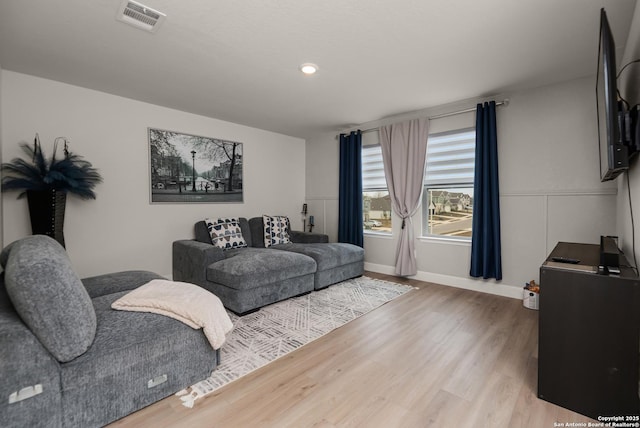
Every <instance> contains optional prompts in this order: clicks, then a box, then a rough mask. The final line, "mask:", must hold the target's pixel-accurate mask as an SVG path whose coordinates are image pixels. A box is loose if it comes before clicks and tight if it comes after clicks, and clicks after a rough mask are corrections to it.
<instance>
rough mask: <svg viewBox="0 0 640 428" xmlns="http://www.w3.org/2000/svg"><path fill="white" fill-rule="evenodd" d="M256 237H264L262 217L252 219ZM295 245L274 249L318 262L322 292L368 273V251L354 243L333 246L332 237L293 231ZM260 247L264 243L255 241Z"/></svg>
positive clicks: (316, 279) (316, 285)
mask: <svg viewBox="0 0 640 428" xmlns="http://www.w3.org/2000/svg"><path fill="white" fill-rule="evenodd" d="M249 228H250V229H251V234H252V236H254V237H255V236H260V233H261V230H262V228H263V223H262V218H261V217H254V218H252V219H250V220H249ZM290 236H291V242H289V243H286V244H276V245H272V246H270V247H269V249H272V250H281V251H289V252H294V253H298V254H304V255H305V256H309V257H311V258H312V259H314V260H315V262H316V265H317V267H316V272H315V274H314V288H315V289H316V290H320V289H322V288H325V287H328V286H329V285H332V284H337V283H338V282H342V281H345V280H347V279H350V278H355V277H357V276H361V275H363V274H364V249H363V248H361V247H358V246H357V245H353V244H346V243H340V242H332V243H329V237H328V236H327V235H324V234H319V233H304V232H296V231H292V232H290ZM254 245H255V246H256V247H264V241H263V240H259V241H258V240H256V239H254Z"/></svg>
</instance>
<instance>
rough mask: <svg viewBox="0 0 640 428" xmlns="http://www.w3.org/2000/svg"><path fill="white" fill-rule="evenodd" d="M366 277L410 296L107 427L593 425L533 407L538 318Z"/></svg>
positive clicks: (508, 304) (433, 287) (427, 287)
mask: <svg viewBox="0 0 640 428" xmlns="http://www.w3.org/2000/svg"><path fill="white" fill-rule="evenodd" d="M367 275H368V276H372V277H377V278H381V279H386V280H389V281H396V282H402V283H406V284H410V285H413V286H415V287H418V289H416V290H413V291H411V292H409V293H407V294H405V295H403V296H401V297H399V298H397V299H396V300H394V301H392V302H389V303H387V304H386V305H383V306H382V307H380V308H378V309H376V310H374V311H372V312H370V313H368V314H366V315H364V316H362V317H360V318H358V319H356V320H354V321H352V322H350V323H348V324H347V325H345V326H343V327H340V328H338V329H337V330H334V331H333V332H331V333H330V334H328V335H326V336H324V337H322V338H320V339H318V340H316V341H314V342H312V343H310V344H308V345H306V346H303V347H302V348H300V349H298V350H296V351H295V352H292V353H290V354H288V355H286V356H285V357H283V358H281V359H279V360H276V361H274V362H272V363H271V364H269V365H267V366H265V367H263V368H261V369H259V370H257V371H255V372H253V373H252V374H250V375H247V376H245V377H243V378H241V379H239V380H237V381H236V382H233V383H231V384H229V385H227V386H225V387H223V388H221V389H220V390H219V391H217V392H216V393H214V394H213V395H210V396H208V397H206V398H204V399H203V400H200V401H199V402H197V403H196V405H195V407H194V408H193V409H187V408H185V407H183V406H182V405H181V404H180V401H179V400H178V399H177V398H176V397H173V396H172V397H168V398H166V399H164V400H162V401H160V402H158V403H156V404H154V405H152V406H149V407H147V408H145V409H143V410H141V411H139V412H136V413H134V414H132V415H130V416H128V417H126V418H124V419H121V420H119V421H117V422H115V423H114V424H112V426H113V427H154V428H156V427H385V428H390V427H428V426H433V427H509V428H517V427H527V428H530V427H532V428H537V427H554V423H565V424H566V423H568V422H574V423H575V422H585V423H586V422H589V421H591V422H593V420H592V419H589V418H587V417H585V416H582V415H579V414H576V413H573V412H571V411H569V410H566V409H563V408H561V407H558V406H555V405H553V404H550V403H548V402H546V401H542V400H539V399H538V398H537V396H536V390H537V361H538V360H537V345H538V313H537V311H532V310H529V309H526V308H524V307H523V306H522V302H521V301H519V300H514V299H509V298H506V297H499V296H492V295H489V294H483V293H478V292H473V291H467V290H461V289H457V288H451V287H446V286H442V285H437V284H432V283H426V282H422V281H416V280H403V279H400V278H396V277H392V276H388V275H382V274H376V273H370V272H367ZM565 426H566V425H565Z"/></svg>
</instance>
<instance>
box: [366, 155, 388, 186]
mask: <svg viewBox="0 0 640 428" xmlns="http://www.w3.org/2000/svg"><path fill="white" fill-rule="evenodd" d="M386 188H387V181H386V180H385V178H384V165H383V163H382V148H381V147H380V146H378V145H376V146H364V147H362V189H363V190H382V189H386Z"/></svg>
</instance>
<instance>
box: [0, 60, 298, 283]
mask: <svg viewBox="0 0 640 428" xmlns="http://www.w3.org/2000/svg"><path fill="white" fill-rule="evenodd" d="M0 76H1V77H2V80H1V86H0V90H1V93H2V106H3V108H2V117H1V119H2V123H3V124H4V126H3V128H2V132H1V134H0V136H1V139H2V141H3V142H4V143H3V146H2V156H3V158H4V159H5V160H6V159H12V158H14V157H16V156H19V155H20V154H21V151H20V149H19V147H18V143H20V142H30V141H33V137H34V135H35V133H36V132H38V133H39V134H40V139H41V141H42V145H43V148H44V150H45V152H46V153H47V154H50V153H51V151H52V146H53V140H54V138H55V137H58V136H65V137H67V138H68V139H69V140H70V142H71V146H70V148H71V150H72V151H74V152H75V153H77V154H79V155H81V156H83V157H84V158H85V159H87V160H88V161H90V162H92V163H93V165H94V166H95V167H96V168H98V169H99V170H100V173H101V174H102V176H103V178H104V183H102V184H99V185H98V186H97V188H96V193H97V199H96V200H89V201H85V200H81V199H79V198H76V197H69V198H68V200H67V211H66V219H65V240H66V246H67V250H68V252H69V255H70V257H71V259H72V261H73V263H74V266H75V268H76V270H77V271H78V273H79V274H80V275H81V276H89V275H95V274H100V273H107V272H113V271H116V270H125V269H148V270H152V271H156V272H158V273H160V274H164V275H170V274H171V243H172V242H173V241H174V240H176V239H184V238H192V237H193V224H194V223H195V222H196V221H197V220H201V219H203V218H205V217H208V216H212V217H213V216H215V217H217V216H244V217H251V216H256V215H262V214H284V215H288V216H290V218H291V220H292V223H293V226H294V228H296V229H299V228H301V226H302V225H301V221H300V214H299V213H300V208H301V204H302V203H303V202H304V196H305V172H304V167H305V166H304V160H305V144H304V140H302V139H299V138H293V137H289V136H285V135H280V134H275V133H271V132H267V131H263V130H259V129H255V128H249V127H246V126H241V125H237V124H233V123H229V122H224V121H220V120H216V119H211V118H207V117H202V116H197V115H193V114H189V113H185V112H181V111H176V110H171V109H167V108H164V107H159V106H155V105H151V104H146V103H142V102H138V101H133V100H130V99H126V98H122V97H117V96H112V95H108V94H105V93H102V92H97V91H92V90H87V89H84V88H80V87H76V86H70V85H66V84H62V83H59V82H54V81H50V80H45V79H40V78H36V77H32V76H28V75H24V74H19V73H14V72H9V71H2V72H1V73H0ZM220 102H224V100H220ZM147 127H157V128H161V129H169V130H174V131H179V132H185V133H190V134H195V135H204V136H209V137H216V138H223V139H228V140H232V141H239V142H242V143H244V146H243V154H244V158H243V162H244V164H243V166H244V178H243V184H244V203H224V204H150V203H149V147H148V141H147ZM16 196H17V194H16V193H6V192H5V194H4V195H2V199H3V202H4V207H3V209H2V223H3V227H4V240H3V244H5V245H6V244H7V243H9V242H12V241H13V240H15V239H18V238H20V237H23V236H26V235H29V234H30V232H31V230H30V225H29V216H28V209H27V203H26V200H16Z"/></svg>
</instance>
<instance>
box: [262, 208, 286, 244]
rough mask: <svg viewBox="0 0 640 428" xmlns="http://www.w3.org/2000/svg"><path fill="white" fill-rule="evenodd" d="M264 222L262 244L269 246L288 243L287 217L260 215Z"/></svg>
mask: <svg viewBox="0 0 640 428" xmlns="http://www.w3.org/2000/svg"><path fill="white" fill-rule="evenodd" d="M262 223H263V224H264V246H265V247H270V246H272V245H276V244H288V243H289V242H291V241H290V240H289V218H288V217H285V216H268V215H263V216H262Z"/></svg>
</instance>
